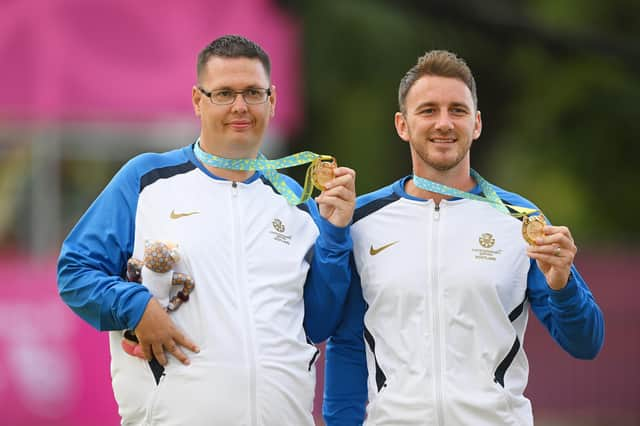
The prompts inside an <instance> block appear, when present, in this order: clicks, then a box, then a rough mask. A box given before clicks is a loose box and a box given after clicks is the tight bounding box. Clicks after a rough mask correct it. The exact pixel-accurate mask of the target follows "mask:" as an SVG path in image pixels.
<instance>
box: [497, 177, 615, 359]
mask: <svg viewBox="0 0 640 426" xmlns="http://www.w3.org/2000/svg"><path fill="white" fill-rule="evenodd" d="M496 189H497V190H498V194H499V195H500V198H502V199H503V200H504V201H505V202H506V203H508V204H512V205H516V206H524V207H531V208H535V209H537V207H536V206H535V205H534V204H532V203H531V202H530V201H528V200H526V199H525V198H523V197H521V196H518V195H516V194H513V193H509V192H506V191H504V190H501V189H499V188H496ZM547 220H548V218H547ZM527 297H528V298H529V302H530V303H531V309H532V310H533V313H534V314H535V316H536V317H538V319H539V320H540V321H541V322H542V324H543V325H544V326H545V327H546V328H547V330H548V331H549V333H550V334H551V336H552V337H553V339H554V340H555V341H556V342H557V343H558V344H559V345H560V346H561V347H562V348H563V349H564V350H565V351H567V352H568V353H569V354H571V355H572V356H574V357H576V358H580V359H593V358H595V357H596V356H597V355H598V353H599V352H600V350H601V349H602V345H603V343H604V318H603V316H602V311H601V310H600V308H599V307H598V305H597V304H596V302H595V300H594V298H593V295H592V294H591V291H590V290H589V287H588V286H587V283H586V282H585V281H584V279H583V278H582V276H581V275H580V273H579V272H578V270H577V269H576V267H575V265H571V274H570V276H569V281H568V283H567V285H566V287H564V288H563V289H561V290H553V289H552V288H551V287H549V285H548V284H547V280H546V278H545V276H544V274H543V273H542V271H540V269H539V268H538V264H537V262H536V261H535V260H533V259H532V260H531V266H530V268H529V274H528V276H527Z"/></svg>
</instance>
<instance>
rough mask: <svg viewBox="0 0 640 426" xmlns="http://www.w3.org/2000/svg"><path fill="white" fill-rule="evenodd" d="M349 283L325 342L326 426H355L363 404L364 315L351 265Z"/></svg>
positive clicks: (358, 282)
mask: <svg viewBox="0 0 640 426" xmlns="http://www.w3.org/2000/svg"><path fill="white" fill-rule="evenodd" d="M352 270H353V279H352V282H351V286H350V288H349V293H348V295H347V300H346V302H345V314H344V317H343V318H342V321H341V322H340V324H339V325H338V328H337V330H336V332H335V334H334V335H333V336H331V338H330V339H329V340H328V342H327V350H326V364H325V370H324V403H323V405H322V415H323V416H324V420H325V422H326V425H327V426H359V425H362V422H364V417H365V411H366V409H365V407H366V403H367V377H368V373H367V360H366V355H365V346H364V314H365V311H366V303H365V301H364V299H363V297H362V288H361V285H360V277H359V276H358V274H357V272H356V268H355V265H352Z"/></svg>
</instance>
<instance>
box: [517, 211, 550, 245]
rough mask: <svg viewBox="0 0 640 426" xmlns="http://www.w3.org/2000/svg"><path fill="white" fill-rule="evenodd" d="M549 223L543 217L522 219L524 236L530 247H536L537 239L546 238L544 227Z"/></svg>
mask: <svg viewBox="0 0 640 426" xmlns="http://www.w3.org/2000/svg"><path fill="white" fill-rule="evenodd" d="M546 224H547V222H546V221H545V220H544V216H543V215H541V214H540V215H538V216H524V217H523V218H522V236H523V237H524V239H525V241H526V242H527V243H529V244H530V245H532V246H534V245H536V239H537V238H540V237H544V227H545V226H546Z"/></svg>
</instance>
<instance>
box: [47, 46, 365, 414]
mask: <svg viewBox="0 0 640 426" xmlns="http://www.w3.org/2000/svg"><path fill="white" fill-rule="evenodd" d="M270 70H271V65H270V61H269V57H268V56H267V54H266V53H265V52H264V51H263V50H262V48H260V46H258V45H257V44H255V43H253V42H252V41H250V40H247V39H246V38H243V37H240V36H224V37H221V38H219V39H216V40H214V41H213V42H212V43H211V44H210V45H209V46H207V47H206V48H205V49H204V50H203V51H202V52H201V53H200V54H199V56H198V65H197V83H196V85H195V86H194V87H193V88H192V91H191V98H192V102H193V108H194V111H195V114H196V116H198V117H199V118H200V121H201V130H200V135H199V137H198V139H197V140H196V141H195V143H193V144H191V145H188V146H185V147H183V148H181V149H177V150H174V151H170V152H166V153H162V154H155V153H147V154H143V155H140V156H138V157H136V158H134V159H132V160H131V161H129V162H128V163H127V164H126V165H125V166H124V167H123V168H122V169H121V170H120V171H119V172H118V173H117V175H116V176H115V177H114V178H113V180H112V181H111V182H110V183H109V184H108V186H107V187H106V188H105V190H104V191H103V192H102V194H100V196H99V197H98V198H97V199H96V201H95V202H94V203H93V204H92V206H91V207H90V208H89V210H88V211H87V212H86V213H85V214H84V216H83V217H82V218H81V219H80V221H79V222H78V224H77V225H76V226H75V228H74V229H73V230H72V231H71V233H70V235H69V236H68V237H67V239H66V240H65V242H64V243H63V246H62V251H61V254H60V259H59V262H58V288H59V292H60V295H61V297H62V298H63V300H64V301H65V302H66V303H67V304H68V305H69V306H70V307H71V308H72V309H73V310H74V311H75V312H76V313H77V314H78V315H80V316H81V317H82V318H83V319H85V320H86V321H87V322H88V323H90V324H91V325H92V326H94V327H95V328H97V329H99V330H110V331H111V332H110V346H111V359H112V361H111V375H112V384H113V389H114V394H115V398H116V401H117V403H118V408H119V413H120V415H121V417H122V424H123V425H202V426H205V425H232V426H233V425H254V426H257V425H289V424H290V425H297V426H298V425H299V426H303V425H308V426H312V425H313V418H312V412H311V411H312V407H313V399H314V389H315V361H316V359H317V355H318V350H317V349H316V347H315V346H314V344H313V343H314V342H320V341H322V340H324V339H326V338H327V337H328V336H329V335H330V334H331V333H332V332H333V330H334V327H335V325H336V324H337V322H338V320H339V318H340V313H341V309H342V306H343V302H344V300H345V298H346V294H347V289H348V285H349V279H350V267H349V253H350V249H351V238H350V235H349V227H348V225H349V223H350V221H351V219H352V215H353V210H354V205H355V182H354V180H355V173H354V172H353V170H351V169H349V168H346V167H337V168H335V169H334V178H333V179H332V180H331V181H329V182H327V183H326V184H325V190H324V191H323V192H322V193H321V194H320V195H319V196H318V197H317V198H316V200H309V201H306V202H305V203H302V204H299V205H294V204H295V203H292V202H290V201H291V200H290V198H285V197H284V196H283V195H284V194H281V193H280V192H279V191H281V190H282V191H283V192H286V193H287V195H288V194H289V192H290V193H295V194H297V195H298V196H299V195H300V193H301V192H302V188H300V186H299V185H298V184H297V183H296V182H295V181H293V180H292V179H290V178H288V177H286V176H284V175H280V174H278V173H276V172H275V171H273V170H266V171H264V172H262V171H255V170H252V169H250V168H245V169H237V168H229V167H227V165H228V164H231V163H233V164H245V163H246V164H249V163H251V162H252V161H253V162H255V160H256V159H257V158H260V157H259V151H260V147H261V145H262V143H263V140H264V135H265V132H266V130H267V127H268V125H269V121H270V120H271V118H272V117H273V116H274V114H275V109H276V88H275V85H273V84H272V82H271V77H270ZM214 157H215V158H216V159H217V161H218V162H217V163H213V164H211V159H212V158H214ZM282 182H284V189H282V188H283V187H282V186H279V183H282ZM147 241H151V242H153V241H170V242H173V243H175V244H177V246H178V247H177V249H178V251H179V254H180V260H179V261H178V263H177V264H176V266H175V268H174V271H175V272H179V273H185V274H188V275H189V276H190V277H192V279H193V282H194V283H195V288H194V289H193V291H192V292H191V293H190V294H188V295H187V296H185V294H184V293H180V292H178V293H177V294H176V293H175V291H174V294H175V295H176V296H177V297H179V298H180V301H181V302H180V303H181V304H180V305H179V306H180V309H179V310H175V311H174V312H171V315H169V314H168V312H167V310H171V309H170V308H168V307H167V306H164V305H162V304H161V303H162V302H161V299H160V297H157V298H156V297H154V296H157V294H156V293H155V292H154V291H152V290H150V289H151V288H162V286H163V284H164V285H165V286H166V287H169V286H171V284H172V281H171V280H172V277H171V275H168V279H167V274H158V273H156V272H153V271H150V270H148V269H146V266H145V268H143V270H142V273H141V275H142V276H143V279H142V284H143V285H140V284H138V283H136V282H128V281H127V280H126V279H125V278H124V277H125V272H126V270H127V260H128V259H129V258H130V257H132V256H133V257H135V258H138V259H142V258H143V252H144V249H145V243H146V242H147ZM163 280H164V281H163ZM152 282H153V287H152V286H151V283H152ZM127 329H131V330H134V331H135V336H136V338H137V340H138V341H139V344H140V347H141V350H142V353H143V355H144V359H142V358H140V357H135V356H132V355H130V353H131V352H128V351H126V350H124V347H123V346H121V343H122V339H123V336H124V335H125V332H124V331H125V330H127ZM187 336H189V337H187Z"/></svg>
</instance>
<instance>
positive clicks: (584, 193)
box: [296, 0, 640, 245]
mask: <svg viewBox="0 0 640 426" xmlns="http://www.w3.org/2000/svg"><path fill="white" fill-rule="evenodd" d="M297 12H298V13H299V14H300V15H301V16H302V17H303V18H304V27H303V28H304V44H303V46H304V61H305V64H304V74H303V77H304V79H305V85H306V94H305V97H306V117H307V124H306V128H305V131H304V133H303V134H301V135H299V139H300V140H299V141H296V146H304V147H305V148H310V149H315V150H318V149H320V148H321V150H322V151H323V152H324V153H332V154H334V155H336V157H337V158H338V159H339V161H340V162H341V163H342V164H344V165H348V166H350V167H353V168H354V169H356V170H357V172H358V180H357V190H358V192H359V193H364V192H368V191H370V190H372V189H375V188H377V187H380V186H382V185H386V184H388V183H390V182H391V181H392V180H394V179H397V178H398V177H400V176H403V175H406V174H408V173H410V171H411V170H410V168H411V165H410V158H409V154H408V146H407V144H405V143H404V142H402V141H401V140H400V139H399V138H398V136H397V135H396V133H395V128H394V125H393V114H394V113H395V111H396V110H397V87H398V83H399V81H400V78H401V77H402V76H403V75H404V73H405V72H406V71H407V70H408V69H409V68H410V67H411V66H412V65H413V64H414V63H415V61H416V58H417V57H418V56H420V55H421V54H422V53H424V52H425V51H426V50H429V49H433V48H443V49H448V50H452V51H454V52H456V53H458V54H459V55H460V56H462V57H463V58H465V59H466V60H467V62H468V63H469V64H470V66H471V68H472V70H473V71H474V74H475V76H476V80H477V83H478V93H479V103H480V109H481V111H482V116H483V124H484V128H483V134H482V136H481V138H480V139H479V140H478V141H477V142H476V143H475V144H474V147H473V149H472V164H473V166H474V168H476V169H477V170H479V171H480V172H481V173H482V174H483V175H484V176H485V177H487V178H488V179H489V180H490V181H493V182H495V183H496V184H498V185H500V186H502V187H505V188H506V189H508V190H512V191H514V192H518V193H521V194H522V195H523V196H525V197H527V198H529V199H531V200H532V201H533V202H535V203H536V204H537V205H539V206H540V207H541V208H542V209H543V210H544V212H545V213H546V214H547V215H548V216H549V217H550V218H551V220H552V221H553V222H554V223H557V224H566V225H568V226H570V228H571V230H572V232H573V234H574V236H575V237H576V239H577V240H578V241H579V243H580V242H581V243H588V244H594V245H595V244H604V243H635V241H636V240H637V239H638V238H639V237H640V229H639V227H638V226H637V225H636V223H637V222H636V220H635V212H636V211H637V210H638V207H639V201H638V200H637V197H636V196H635V191H636V188H635V186H636V185H637V184H638V183H640V179H639V177H640V173H639V172H638V166H637V165H635V164H634V162H635V161H636V159H637V158H638V157H639V154H640V144H638V143H637V141H636V139H637V137H638V136H637V135H638V134H639V133H640V108H639V106H640V105H639V104H640V49H639V48H638V47H637V46H636V45H637V43H634V42H632V40H634V39H635V40H638V39H640V37H638V36H639V35H640V34H638V33H639V32H640V26H639V25H637V24H638V17H640V6H638V2H635V1H632V0H613V1H611V2H596V1H588V2H583V1H578V0H573V1H566V2H555V1H551V0H544V1H535V2H534V1H521V2H517V3H516V2H507V1H499V0H494V1H491V2H481V1H479V0H478V1H470V2H466V3H464V4H463V3H461V2H457V1H451V2H448V3H442V2H412V1H399V2H393V3H392V2H382V1H364V0H354V1H349V2H343V1H326V2H315V1H310V0H307V1H303V2H301V3H298V5H297ZM478 12H482V13H478ZM478 16H480V17H478ZM482 16H484V17H485V18H482Z"/></svg>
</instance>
